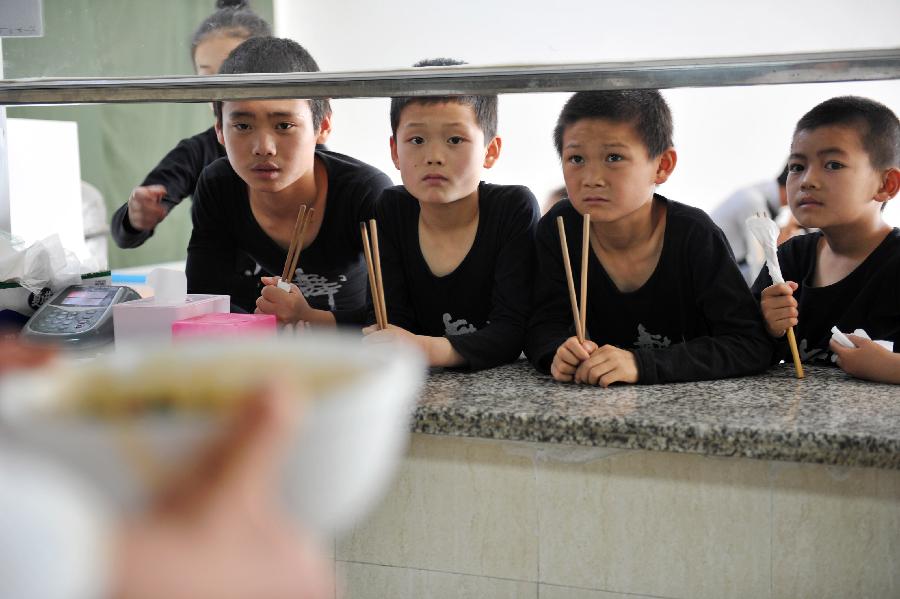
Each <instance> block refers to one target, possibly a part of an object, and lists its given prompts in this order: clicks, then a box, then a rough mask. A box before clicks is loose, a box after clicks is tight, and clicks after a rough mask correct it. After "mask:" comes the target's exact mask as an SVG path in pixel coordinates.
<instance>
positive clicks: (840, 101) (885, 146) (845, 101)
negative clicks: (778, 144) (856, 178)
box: [794, 96, 900, 170]
mask: <svg viewBox="0 0 900 599" xmlns="http://www.w3.org/2000/svg"><path fill="white" fill-rule="evenodd" d="M826 125H845V126H847V127H853V128H854V129H856V131H857V133H859V138H860V141H861V142H862V146H863V149H865V151H866V153H867V154H868V155H869V162H871V163H872V166H873V167H874V168H875V169H877V170H881V169H885V168H891V167H894V166H900V122H898V121H897V115H895V114H894V113H893V112H892V111H891V109H890V108H888V107H887V106H885V105H884V104H881V103H879V102H876V101H875V100H870V99H869V98H861V97H859V96H839V97H837V98H831V99H830V100H825V101H824V102H822V103H821V104H819V105H818V106H816V107H815V108H813V109H812V110H810V111H809V112H807V113H806V114H804V115H803V118H801V119H800V120H799V121H798V122H797V127H796V128H795V129H794V135H797V134H798V133H799V132H801V131H808V130H810V129H817V128H819V127H824V126H826Z"/></svg>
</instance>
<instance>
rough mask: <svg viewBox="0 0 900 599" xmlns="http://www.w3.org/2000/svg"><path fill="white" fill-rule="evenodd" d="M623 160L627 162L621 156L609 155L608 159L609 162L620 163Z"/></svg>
mask: <svg viewBox="0 0 900 599" xmlns="http://www.w3.org/2000/svg"><path fill="white" fill-rule="evenodd" d="M621 160H625V158H623V157H622V155H621V154H609V155H608V156H607V157H606V161H607V162H619V161H621Z"/></svg>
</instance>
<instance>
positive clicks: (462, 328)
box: [444, 312, 478, 337]
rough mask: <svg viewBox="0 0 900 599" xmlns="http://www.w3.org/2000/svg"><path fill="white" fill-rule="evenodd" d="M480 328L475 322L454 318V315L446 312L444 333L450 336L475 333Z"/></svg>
mask: <svg viewBox="0 0 900 599" xmlns="http://www.w3.org/2000/svg"><path fill="white" fill-rule="evenodd" d="M477 330H478V329H477V328H475V325H474V324H469V323H468V322H466V321H465V319H462V318H461V319H459V320H453V317H452V316H450V315H449V314H447V313H446V312H445V313H444V334H445V335H447V336H448V337H452V336H453V335H465V334H466V333H474V332H475V331H477Z"/></svg>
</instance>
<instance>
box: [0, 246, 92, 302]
mask: <svg viewBox="0 0 900 599" xmlns="http://www.w3.org/2000/svg"><path fill="white" fill-rule="evenodd" d="M82 272H90V271H86V270H83V265H82V264H81V262H80V261H79V260H78V257H77V256H76V255H75V254H74V253H73V252H70V251H67V250H66V249H65V248H64V247H63V245H62V242H61V241H60V239H59V235H57V234H55V233H54V234H53V235H50V236H49V237H46V238H45V239H42V240H40V241H36V242H34V243H32V244H30V245H26V244H25V243H24V242H22V241H21V240H19V239H17V238H14V237H12V236H10V234H9V233H8V232H6V231H0V281H5V282H10V283H18V284H20V285H21V286H22V287H24V288H26V289H28V290H29V291H32V292H34V293H38V292H40V291H41V289H43V288H44V287H49V288H51V289H54V290H58V289H63V288H65V287H67V286H69V285H75V284H77V283H80V282H81V273H82Z"/></svg>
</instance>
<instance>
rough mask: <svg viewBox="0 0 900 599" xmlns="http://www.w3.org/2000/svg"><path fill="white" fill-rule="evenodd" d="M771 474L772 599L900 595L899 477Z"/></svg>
mask: <svg viewBox="0 0 900 599" xmlns="http://www.w3.org/2000/svg"><path fill="white" fill-rule="evenodd" d="M773 472H774V475H773V487H774V492H773V499H772V504H773V515H774V518H773V522H774V526H773V556H772V557H773V565H772V574H773V576H772V578H773V590H774V593H773V596H774V597H776V598H782V597H783V598H792V599H793V598H799V597H815V598H816V599H819V598H827V597H835V598H838V597H841V598H843V597H872V598H876V597H878V598H881V597H900V472H897V471H895V470H885V469H879V468H836V467H827V466H818V465H814V464H780V465H775V466H773Z"/></svg>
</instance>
